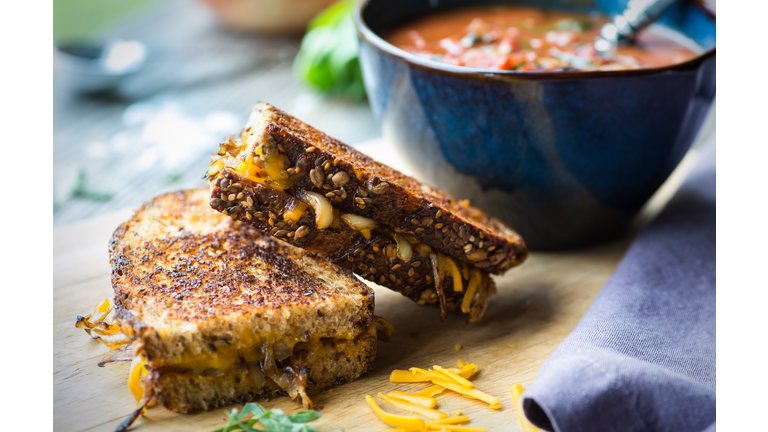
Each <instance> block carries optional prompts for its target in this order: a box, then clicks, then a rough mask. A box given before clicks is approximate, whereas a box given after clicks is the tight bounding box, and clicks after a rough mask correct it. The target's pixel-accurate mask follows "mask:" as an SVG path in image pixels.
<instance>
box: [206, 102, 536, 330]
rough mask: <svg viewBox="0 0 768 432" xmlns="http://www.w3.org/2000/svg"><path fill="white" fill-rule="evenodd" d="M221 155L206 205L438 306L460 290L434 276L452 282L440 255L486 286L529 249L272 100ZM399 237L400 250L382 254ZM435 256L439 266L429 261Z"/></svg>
mask: <svg viewBox="0 0 768 432" xmlns="http://www.w3.org/2000/svg"><path fill="white" fill-rule="evenodd" d="M217 156H218V157H217V158H216V159H215V160H214V162H213V163H212V164H211V167H210V169H209V171H208V175H207V177H208V178H209V179H210V180H211V201H210V204H211V207H213V208H214V209H216V210H219V211H221V212H223V213H225V214H228V215H229V216H231V217H233V218H234V219H236V220H239V221H242V222H244V223H247V224H251V225H253V226H256V227H257V228H259V229H262V230H265V231H267V232H269V233H270V234H271V235H273V236H275V237H278V238H280V239H281V240H284V241H288V242H290V243H292V244H294V245H296V246H299V247H302V248H305V249H308V250H312V251H316V252H318V253H321V254H323V255H324V256H326V257H328V258H330V259H332V260H334V262H336V263H337V264H340V265H344V264H343V263H342V261H343V260H345V259H346V260H347V261H348V264H346V267H347V268H350V269H352V270H353V271H355V272H356V273H358V274H360V275H361V276H363V277H365V278H366V279H369V280H372V281H374V282H377V283H380V284H382V285H384V286H387V287H389V288H392V289H394V290H397V291H399V292H402V293H404V294H405V295H407V296H408V297H410V298H412V299H414V300H416V301H421V302H423V303H427V304H434V305H439V306H440V307H441V308H442V309H443V311H444V312H445V310H446V309H450V308H451V307H452V306H453V307H455V306H456V305H457V304H458V303H459V302H461V301H462V300H463V299H464V297H465V294H463V292H464V291H462V290H458V291H454V290H453V289H451V288H450V287H448V288H444V287H442V286H441V284H440V283H436V282H437V281H438V280H441V282H444V283H447V281H448V278H447V277H446V278H442V277H441V274H442V273H446V272H445V269H444V268H443V267H444V266H442V265H440V263H441V262H443V261H445V262H448V261H450V263H453V265H452V266H451V265H450V264H448V267H450V268H451V269H454V271H449V272H447V273H446V274H448V275H449V276H450V275H455V274H456V271H455V269H456V268H459V269H460V270H461V273H462V274H463V276H464V277H463V278H461V277H459V278H458V279H460V280H461V279H464V281H463V282H461V283H460V284H459V286H457V288H461V287H463V286H466V285H467V284H468V283H469V282H470V279H471V277H470V274H469V273H470V272H469V271H468V270H467V269H472V268H475V269H480V270H481V273H482V275H483V277H482V278H483V281H484V282H483V284H482V286H486V285H488V286H491V287H492V282H490V278H489V277H488V273H496V274H501V273H503V272H505V271H506V270H508V269H510V268H511V267H513V266H515V265H517V264H520V263H521V262H522V261H523V260H524V259H525V257H526V255H527V249H526V246H525V243H524V241H523V240H522V238H521V237H520V236H519V235H518V234H517V233H516V232H515V231H513V230H512V229H510V228H509V227H507V226H506V225H504V224H503V223H501V222H500V221H498V220H496V219H494V218H491V217H489V216H488V215H486V214H485V213H483V212H481V211H480V210H477V209H475V208H472V207H470V206H469V205H464V204H462V203H459V202H458V201H456V200H455V199H453V198H452V197H450V196H448V195H446V194H444V193H442V192H440V191H437V190H435V189H432V188H430V187H428V186H426V185H422V184H421V183H419V182H418V181H416V180H415V179H413V178H411V177H408V176H405V175H403V174H401V173H400V172H398V171H396V170H393V169H392V168H389V167H387V166H385V165H382V164H380V163H378V162H376V161H374V160H372V159H371V158H369V157H367V156H365V155H364V154H362V153H360V152H358V151H356V150H354V149H352V148H351V147H349V146H347V145H346V144H344V143H342V142H340V141H338V140H335V139H333V138H331V137H329V136H327V135H325V134H324V133H322V132H320V131H318V130H316V129H314V128H312V127H311V126H308V125H306V124H304V123H302V122H301V121H299V120H298V119H296V118H294V117H292V116H290V115H288V114H286V113H284V112H282V111H280V110H278V109H277V108H275V107H273V106H271V105H268V104H264V103H260V104H258V105H257V106H256V107H255V108H254V111H253V113H252V114H251V117H250V118H249V120H248V123H247V125H246V127H245V128H244V129H243V131H242V133H241V135H240V137H239V138H232V139H230V140H228V141H227V142H225V143H223V144H222V145H221V146H220V148H219V151H218V152H217ZM301 203H304V204H310V205H309V207H307V205H302V204H301ZM328 208H331V213H333V217H331V216H328V214H327V213H328V211H326V210H324V209H328ZM350 215H351V216H350ZM331 219H332V220H333V225H329V221H330V220H331ZM339 221H341V222H339ZM345 222H349V223H345ZM371 226H373V227H374V228H372V229H367V228H369V227H371ZM403 240H407V243H408V244H410V246H411V248H410V249H412V250H415V251H416V252H414V253H413V256H416V257H417V259H416V260H414V261H413V262H411V258H410V257H409V255H408V254H407V253H402V251H403V249H408V245H405V244H404V241H403ZM397 244H399V247H397V251H398V253H397V254H395V255H396V257H394V258H393V257H392V256H391V253H390V254H386V253H384V254H383V255H382V251H384V250H385V249H386V248H389V250H391V246H393V245H397ZM422 245H423V246H422ZM376 249H378V251H376ZM418 252H422V253H418ZM379 255H382V256H383V258H380V257H379ZM433 255H434V256H435V257H436V258H437V264H438V265H431V264H432V263H433V261H434V258H432V256H433ZM405 258H407V259H405ZM454 260H455V261H454ZM425 264H430V265H425ZM486 282H487V283H486ZM489 289H490V288H489ZM479 292H480V291H479V290H478V293H479ZM478 306H479V307H481V308H484V307H485V305H478ZM475 315H476V317H477V318H479V316H477V315H478V314H477V313H476V314H475ZM479 315H482V312H479ZM443 316H445V314H444V313H443Z"/></svg>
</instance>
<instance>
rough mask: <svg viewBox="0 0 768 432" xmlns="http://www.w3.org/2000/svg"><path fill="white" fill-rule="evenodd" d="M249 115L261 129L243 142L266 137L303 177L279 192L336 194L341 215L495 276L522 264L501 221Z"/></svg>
mask: <svg viewBox="0 0 768 432" xmlns="http://www.w3.org/2000/svg"><path fill="white" fill-rule="evenodd" d="M253 116H255V117H258V120H257V121H253V120H252V121H250V122H249V124H251V125H258V126H259V127H260V128H261V129H263V130H259V128H256V127H253V126H248V127H247V128H250V129H246V130H244V131H243V136H244V137H247V136H248V135H253V134H255V135H257V136H261V135H262V134H263V133H264V132H266V133H268V134H269V136H271V138H272V139H274V141H275V143H276V144H277V145H278V147H279V148H280V153H281V154H283V155H284V156H286V158H287V167H286V168H289V167H299V168H300V171H299V172H300V173H303V177H301V178H300V179H299V180H298V181H297V182H296V183H295V184H294V185H293V186H292V187H291V188H290V189H288V190H287V191H286V192H287V193H288V194H290V195H294V194H295V192H296V191H313V192H318V193H322V194H323V195H325V194H327V193H329V192H337V193H336V197H335V198H333V199H332V204H333V206H334V207H335V208H337V209H339V210H341V211H342V212H344V213H354V214H358V215H360V216H364V217H368V218H371V219H373V220H375V221H377V222H379V223H381V224H385V225H388V226H391V227H394V228H398V229H400V230H403V231H404V232H406V233H408V234H410V235H412V236H413V237H415V238H416V239H418V240H419V241H420V242H423V243H425V244H427V245H429V246H431V247H433V248H435V249H437V250H439V251H441V252H443V253H444V254H446V255H448V256H450V257H452V258H454V259H458V260H460V261H463V262H466V263H467V264H468V265H472V266H475V267H478V268H482V269H483V270H485V271H487V272H489V273H496V274H501V273H503V272H505V271H506V270H508V269H509V268H511V267H513V266H515V265H517V264H520V263H522V262H523V260H525V258H526V256H527V253H528V251H527V248H526V245H525V242H524V241H523V239H522V238H521V237H520V236H519V235H518V234H517V233H516V232H515V231H514V230H512V229H511V228H509V227H508V226H506V225H505V224H503V223H502V222H501V221H499V220H497V219H495V218H492V217H490V216H488V215H487V214H485V213H484V212H482V211H480V210H478V209H475V208H473V207H470V206H465V205H462V204H460V203H459V202H458V201H457V200H455V199H454V198H453V197H451V196H449V195H447V194H445V193H443V192H441V191H439V190H436V189H432V188H430V187H428V186H426V185H422V184H421V183H419V182H418V181H417V180H415V179H413V178H412V177H408V176H406V175H404V174H402V173H400V172H399V171H396V170H394V169H392V168H390V167H388V166H386V165H383V164H380V163H378V162H376V161H374V160H373V159H371V158H369V157H368V156H366V155H364V154H362V153H360V152H358V151H357V150H355V149H353V148H351V147H349V146H348V145H346V144H344V143H342V142H341V141H338V140H336V139H334V138H331V137H329V136H328V135H326V134H324V133H323V132H321V131H319V130H317V129H315V128H313V127H311V126H309V125H307V124H305V123H303V122H301V121H300V120H298V119H296V118H295V117H292V116H290V115H288V114H286V113H284V112H283V111H280V110H279V109H277V108H275V107H274V106H271V105H269V104H266V103H259V104H257V105H256V107H255V108H254V113H253ZM256 141H258V140H256ZM254 150H255V146H252V147H251V148H249V149H247V150H246V154H245V155H244V157H248V152H253V151H254ZM313 171H315V173H314V174H313ZM339 173H343V174H341V176H343V177H344V179H345V181H344V182H343V184H341V185H340V184H339V182H337V181H335V179H334V176H336V175H337V174H339ZM338 178H339V177H336V179H338ZM342 189H343V192H342ZM217 197H218V196H212V198H217ZM222 204H224V205H226V203H222ZM231 205H232V203H229V205H226V206H227V207H229V206H231ZM216 208H217V209H220V210H223V208H226V207H222V206H219V207H216Z"/></svg>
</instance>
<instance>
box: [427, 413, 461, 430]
mask: <svg viewBox="0 0 768 432" xmlns="http://www.w3.org/2000/svg"><path fill="white" fill-rule="evenodd" d="M456 411H458V410H456ZM454 412H455V411H454ZM468 421H469V417H468V416H463V415H460V414H457V417H447V418H444V419H440V420H435V421H431V422H427V427H432V426H437V425H450V424H459V423H466V422H468Z"/></svg>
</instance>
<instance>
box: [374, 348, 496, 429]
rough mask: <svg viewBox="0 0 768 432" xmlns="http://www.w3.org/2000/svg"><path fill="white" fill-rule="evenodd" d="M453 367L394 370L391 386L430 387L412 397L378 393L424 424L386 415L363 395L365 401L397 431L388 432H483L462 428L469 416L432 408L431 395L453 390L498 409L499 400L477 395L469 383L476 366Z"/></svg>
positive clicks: (395, 393) (468, 427)
mask: <svg viewBox="0 0 768 432" xmlns="http://www.w3.org/2000/svg"><path fill="white" fill-rule="evenodd" d="M457 366H458V368H443V367H440V366H433V367H432V370H425V369H419V368H410V369H409V370H397V369H395V370H393V371H392V375H391V376H390V377H389V380H390V381H391V382H393V383H417V382H424V383H432V386H430V387H427V388H425V389H423V390H421V391H420V392H418V393H416V394H410V393H403V392H399V391H391V392H389V393H387V394H381V393H379V397H380V398H381V399H382V400H383V401H384V402H386V403H388V404H389V405H392V406H393V407H395V408H398V409H401V410H403V411H407V412H409V413H412V414H417V415H419V416H422V417H425V418H427V419H428V421H425V420H423V419H421V418H419V417H413V416H408V415H399V414H391V413H388V412H386V411H384V410H383V409H381V407H379V405H378V404H377V403H376V401H374V400H373V398H372V397H371V396H369V395H366V396H365V400H366V401H367V402H368V405H370V407H371V409H373V411H374V412H375V413H376V414H377V415H378V416H379V418H381V420H382V421H384V423H386V424H388V425H390V426H394V427H395V428H397V429H393V430H391V431H388V432H411V431H420V432H422V431H427V430H442V431H455V432H485V428H482V427H476V426H464V425H462V424H463V423H467V422H469V417H468V416H462V415H461V411H459V410H455V411H454V412H453V413H454V416H450V415H449V414H448V413H444V412H441V411H438V410H436V409H435V407H436V406H437V399H435V398H434V396H436V395H438V394H440V393H442V392H443V391H445V390H451V391H454V392H456V393H459V394H460V395H462V396H465V397H467V398H470V399H478V400H481V401H483V402H485V403H487V404H488V405H489V407H490V408H492V409H501V401H500V400H499V398H497V397H493V396H491V395H489V394H487V393H483V392H481V391H480V390H478V389H476V388H475V386H474V384H472V382H471V381H469V378H470V377H472V376H473V375H474V374H475V373H476V372H477V365H476V364H471V363H467V362H464V361H461V360H459V361H458V364H457Z"/></svg>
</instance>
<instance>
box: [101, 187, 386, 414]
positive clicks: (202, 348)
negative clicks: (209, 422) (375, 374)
mask: <svg viewBox="0 0 768 432" xmlns="http://www.w3.org/2000/svg"><path fill="white" fill-rule="evenodd" d="M208 202H209V192H208V190H206V189H197V190H187V191H181V192H176V193H170V194H165V195H161V196H158V197H156V198H154V199H152V200H151V201H148V202H147V203H145V204H144V205H143V206H142V207H141V208H139V210H137V212H136V213H135V214H134V216H133V217H132V218H131V219H130V220H129V221H127V222H125V223H124V224H122V225H120V227H119V228H118V229H117V230H116V231H115V233H114V235H113V237H112V240H111V242H110V246H109V253H110V260H111V264H112V286H113V288H114V311H115V316H116V318H117V322H119V324H120V330H121V331H122V332H123V333H124V334H125V335H127V336H128V337H129V338H130V339H131V340H132V341H133V349H134V355H135V358H134V367H133V368H132V371H131V377H130V381H129V387H131V391H132V392H133V393H134V395H135V396H137V398H138V399H141V400H142V406H143V405H146V404H147V403H149V402H150V401H154V402H158V403H161V404H162V405H164V406H165V407H166V408H168V409H171V410H173V411H178V412H182V413H189V412H194V411H199V410H209V409H212V408H216V407H221V406H224V405H228V404H231V403H235V402H238V403H243V402H246V401H252V400H255V399H257V398H268V397H270V396H273V395H279V394H288V395H290V396H291V397H292V398H296V399H298V398H300V399H302V400H303V402H304V404H305V406H311V402H310V400H309V398H308V397H307V394H306V391H307V390H309V389H313V388H314V389H320V388H323V387H328V386H332V385H338V384H342V383H345V382H347V381H351V380H354V379H356V378H358V377H359V376H360V375H361V374H363V373H365V372H367V371H369V370H370V369H371V367H372V363H373V359H374V357H375V355H376V339H377V334H379V335H381V332H377V329H376V325H375V322H377V321H379V320H380V319H379V318H377V317H374V315H373V312H374V298H373V291H372V289H371V288H370V287H368V286H366V285H365V284H364V283H362V282H360V281H359V280H358V279H357V278H356V277H355V276H354V275H353V274H352V272H350V271H349V270H346V269H343V268H339V267H338V266H335V265H333V264H332V263H331V262H329V261H328V260H326V259H324V258H322V257H318V256H315V255H314V254H311V253H307V252H306V251H304V250H301V249H299V248H295V247H293V246H290V245H288V244H285V243H281V242H277V241H274V240H272V239H270V238H269V237H267V236H266V235H264V234H263V233H262V232H261V231H259V230H256V229H254V228H253V227H250V226H248V225H245V224H242V223H240V222H237V221H234V220H232V219H231V218H229V217H227V216H224V215H222V214H221V213H219V212H215V211H213V210H212V209H211V208H210V206H209V204H208ZM385 327H386V330H387V331H388V330H390V329H391V327H388V324H386V326H385ZM136 415H138V414H136Z"/></svg>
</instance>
